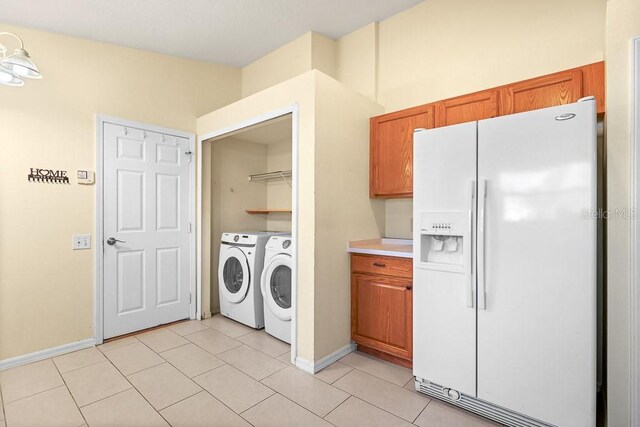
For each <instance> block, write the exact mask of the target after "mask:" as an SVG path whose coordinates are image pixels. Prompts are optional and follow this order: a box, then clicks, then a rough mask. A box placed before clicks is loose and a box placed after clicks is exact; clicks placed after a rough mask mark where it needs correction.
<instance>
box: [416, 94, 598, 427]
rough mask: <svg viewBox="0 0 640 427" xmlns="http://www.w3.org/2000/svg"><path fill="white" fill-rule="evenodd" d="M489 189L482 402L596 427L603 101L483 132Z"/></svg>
mask: <svg viewBox="0 0 640 427" xmlns="http://www.w3.org/2000/svg"><path fill="white" fill-rule="evenodd" d="M478 180H479V182H480V181H482V180H486V199H485V218H484V225H485V230H484V244H485V246H484V251H479V253H482V252H484V259H480V256H479V257H478V260H477V262H478V264H480V263H483V265H484V290H485V301H486V309H485V310H478V398H480V399H483V400H485V401H488V402H491V403H493V404H496V405H499V406H502V407H505V408H508V409H511V410H513V411H516V412H520V413H523V414H526V415H529V416H532V417H534V418H537V419H539V420H541V421H544V422H547V423H551V424H554V425H558V426H567V427H571V426H576V427H578V426H580V427H582V426H594V425H595V413H596V405H595V403H596V402H595V396H596V221H595V220H594V219H587V216H588V213H589V212H593V210H595V209H596V110H595V102H593V101H588V102H583V103H576V104H570V105H566V106H562V107H554V108H547V109H542V110H537V111H533V112H528V113H523V114H515V115H511V116H504V117H500V118H496V119H491V120H483V121H480V122H478ZM417 287H418V286H416V288H417Z"/></svg>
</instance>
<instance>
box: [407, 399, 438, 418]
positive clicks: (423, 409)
mask: <svg viewBox="0 0 640 427" xmlns="http://www.w3.org/2000/svg"><path fill="white" fill-rule="evenodd" d="M432 400H433V399H429V401H428V402H427V406H425V407H424V408H422V411H420V413H419V414H418V415H417V416H416V417H415V418H414V420H413V421H412V422H411V424H413V423H415V422H416V421H417V419H418V418H420V415H422V413H423V412H424V411H426V410H427V408H428V407H429V404H430V403H431V401H432Z"/></svg>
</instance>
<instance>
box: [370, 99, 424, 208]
mask: <svg viewBox="0 0 640 427" xmlns="http://www.w3.org/2000/svg"><path fill="white" fill-rule="evenodd" d="M432 127H433V105H427V106H422V107H418V108H412V109H410V110H405V111H400V112H398V113H394V114H388V115H384V116H379V117H374V118H372V119H371V166H370V168H371V170H370V173H371V176H370V196H371V197H411V196H412V194H413V131H414V129H416V128H432Z"/></svg>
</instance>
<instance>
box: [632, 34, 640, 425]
mask: <svg viewBox="0 0 640 427" xmlns="http://www.w3.org/2000/svg"><path fill="white" fill-rule="evenodd" d="M632 52H633V53H632V55H633V56H632V58H631V62H632V70H631V72H632V84H633V88H632V96H633V107H632V117H631V135H632V136H631V138H632V140H631V152H632V157H631V159H632V160H631V174H632V177H631V208H632V209H633V211H632V213H633V215H631V298H630V300H631V307H630V310H631V311H630V317H631V319H630V326H631V328H630V329H631V337H630V338H631V355H630V356H631V357H630V362H631V363H630V365H631V366H630V368H631V372H630V373H631V375H630V378H631V381H630V382H631V384H630V385H631V390H630V391H631V425H632V426H640V262H639V261H638V257H640V223H639V221H640V219H639V218H638V217H637V215H638V213H640V37H638V38H635V39H633V49H632Z"/></svg>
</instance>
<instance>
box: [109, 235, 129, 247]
mask: <svg viewBox="0 0 640 427" xmlns="http://www.w3.org/2000/svg"><path fill="white" fill-rule="evenodd" d="M116 242H119V243H127V242H126V241H124V240H118V239H115V238H113V237H109V238H108V239H107V245H109V246H113V245H115V244H116Z"/></svg>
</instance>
